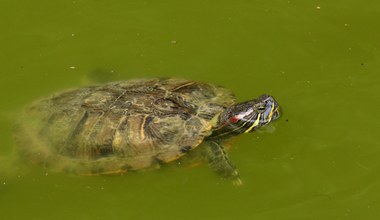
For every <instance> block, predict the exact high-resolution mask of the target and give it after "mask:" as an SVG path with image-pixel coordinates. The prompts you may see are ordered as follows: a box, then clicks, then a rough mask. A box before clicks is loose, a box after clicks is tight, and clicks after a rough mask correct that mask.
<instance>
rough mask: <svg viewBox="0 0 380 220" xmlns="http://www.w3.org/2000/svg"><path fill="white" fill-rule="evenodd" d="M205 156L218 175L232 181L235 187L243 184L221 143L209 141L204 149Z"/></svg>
mask: <svg viewBox="0 0 380 220" xmlns="http://www.w3.org/2000/svg"><path fill="white" fill-rule="evenodd" d="M203 156H204V157H205V158H206V160H207V161H208V163H209V165H210V167H211V169H213V170H214V172H216V173H217V174H218V175H220V176H222V177H223V178H226V179H230V180H232V183H233V184H234V185H241V184H242V182H241V180H240V177H239V174H238V172H237V170H236V168H235V166H234V165H233V164H232V163H231V161H230V160H229V159H228V155H227V153H226V152H225V151H224V146H223V144H222V143H221V142H220V141H215V140H212V141H207V142H206V145H205V146H204V148H203Z"/></svg>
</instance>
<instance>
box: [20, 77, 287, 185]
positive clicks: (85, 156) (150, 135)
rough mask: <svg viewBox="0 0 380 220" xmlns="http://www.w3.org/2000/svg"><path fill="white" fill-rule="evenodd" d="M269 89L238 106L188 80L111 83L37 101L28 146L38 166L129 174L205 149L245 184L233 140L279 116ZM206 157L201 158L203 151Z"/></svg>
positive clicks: (221, 169) (24, 145) (26, 127)
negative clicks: (232, 153) (230, 146)
mask: <svg viewBox="0 0 380 220" xmlns="http://www.w3.org/2000/svg"><path fill="white" fill-rule="evenodd" d="M279 116H280V108H279V105H278V104H277V102H276V101H275V99H274V98H273V97H272V96H270V95H267V94H264V95H261V96H259V97H258V98H256V99H252V100H249V101H244V102H240V103H236V101H235V96H234V94H233V93H232V92H231V91H230V90H228V89H226V88H224V87H222V86H218V85H214V84H210V83H203V82H199V81H193V80H186V79H180V78H148V79H132V80H125V81H116V82H107V83H103V84H97V85H92V86H87V87H82V88H76V89H71V90H66V91H63V92H61V93H57V94H54V95H52V96H50V97H47V98H42V99H40V100H37V101H35V102H33V103H32V104H31V105H29V106H28V107H27V108H26V109H25V111H24V113H23V114H22V116H21V120H20V123H19V126H18V127H19V135H18V136H19V137H20V138H18V139H19V140H20V142H21V143H20V144H19V145H20V149H21V152H22V154H23V155H24V156H25V157H26V158H27V159H28V160H30V161H31V162H32V163H35V164H41V165H43V166H45V167H46V168H49V169H51V170H55V171H65V172H69V173H74V174H79V175H103V174H104V175H106V174H123V173H126V172H130V171H136V170H144V169H149V168H152V167H160V166H162V165H163V164H169V163H172V162H173V161H178V160H179V159H180V158H181V159H183V158H184V156H185V155H191V152H193V150H194V149H195V148H197V147H199V151H200V152H201V153H200V154H194V155H197V157H202V159H203V160H205V161H207V162H208V164H209V165H210V167H211V169H212V170H214V171H215V172H216V173H217V174H219V175H220V176H221V177H224V178H226V179H230V180H232V181H233V182H234V183H237V184H240V183H241V180H240V177H239V174H238V172H237V169H236V167H235V166H234V165H233V163H232V162H231V161H230V160H229V158H228V155H227V153H226V149H225V146H224V145H225V144H224V143H225V140H227V139H229V138H230V137H232V136H236V135H239V134H242V133H249V132H252V131H254V130H256V129H258V128H260V127H262V126H265V125H267V124H268V123H270V122H271V121H273V120H275V119H277V118H279ZM199 155H201V156H199Z"/></svg>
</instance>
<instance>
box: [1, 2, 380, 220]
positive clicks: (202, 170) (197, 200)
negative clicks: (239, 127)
mask: <svg viewBox="0 0 380 220" xmlns="http://www.w3.org/2000/svg"><path fill="white" fill-rule="evenodd" d="M0 14H1V19H0V26H1V34H0V48H1V49H0V63H1V70H0V103H1V105H0V121H1V123H0V131H1V139H0V155H1V158H2V159H1V161H0V163H1V164H0V167H2V170H0V171H1V173H0V213H1V214H0V215H1V219H7V220H8V219H38V220H39V219H71V220H74V219H378V218H379V217H380V196H379V195H380V175H379V172H380V160H379V156H380V138H379V135H378V132H379V128H380V125H379V117H378V112H379V100H380V89H379V81H380V75H379V69H380V52H379V50H380V41H379V39H380V29H379V28H380V2H376V1H370V0H365V1H353V0H346V1H338V0H330V1H326V0H321V1H292V0H290V1H286V0H284V1H280V0H274V1H268V0H254V1H244V0H238V1H210V0H202V1H200V0H192V1H182V2H180V1H173V0H170V1H169V0H165V1H153V0H152V1H149V0H147V1H137V0H135V1H121V0H111V1H102V0H93V1H90V0H74V1H63V0H59V1H41V0H35V1H28V0H21V1H6V0H2V1H0ZM93 72H97V73H98V75H100V76H101V77H103V76H104V75H108V74H109V75H112V77H113V78H115V79H130V78H139V77H155V76H169V77H184V78H189V79H195V80H201V81H205V82H212V83H216V84H220V85H223V86H225V87H228V88H230V89H231V90H233V91H234V92H235V93H236V95H237V97H238V99H239V100H241V101H242V100H246V99H250V98H254V97H257V96H258V95H260V94H262V93H269V94H271V95H273V96H274V97H276V99H277V101H278V102H279V104H280V105H281V107H282V109H283V112H284V114H283V117H282V118H281V119H280V120H279V121H277V122H276V123H275V125H274V126H275V128H276V129H275V131H274V132H272V133H270V132H258V133H255V134H249V135H242V136H241V137H239V138H237V139H236V140H235V141H234V146H233V147H232V149H231V150H230V152H229V153H230V157H231V160H233V161H234V163H235V164H236V166H237V167H238V168H239V172H240V175H241V177H242V180H243V185H242V186H241V187H234V186H233V185H231V184H230V183H229V182H226V181H223V180H221V179H219V178H218V177H217V176H215V175H214V174H213V173H211V171H210V170H209V169H208V167H207V165H203V166H199V167H195V168H192V169H169V168H168V169H161V170H158V171H157V172H156V171H155V172H140V173H133V174H129V175H125V176H114V177H78V176H69V175H66V174H62V173H49V172H46V171H44V170H43V169H41V168H40V167H28V166H23V167H21V168H19V167H18V164H16V165H15V164H14V163H13V164H11V165H9V164H8V163H9V162H8V159H9V158H10V157H11V156H10V155H11V154H12V149H13V148H14V140H13V137H12V133H11V127H12V122H13V121H14V120H15V118H16V117H17V113H18V112H20V110H21V109H22V106H24V105H25V104H27V103H29V102H31V101H32V100H35V99H38V98H39V97H42V96H46V95H48V94H51V93H52V92H56V91H60V90H62V89H65V88H71V87H78V86H83V85H85V84H88V83H89V80H88V75H89V73H93ZM104 77H105V78H107V77H108V76H104ZM20 166H21V165H20ZM4 167H7V169H5V168H4Z"/></svg>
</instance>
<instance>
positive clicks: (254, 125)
mask: <svg viewBox="0 0 380 220" xmlns="http://www.w3.org/2000/svg"><path fill="white" fill-rule="evenodd" d="M260 117H261V113H259V115H258V116H257V119H256V121H255V122H253V124H252V125H251V127H249V128H248V129H247V130H245V131H244V133H248V132H250V131H251V130H252V129H253V128H254V127H256V126H257V125H258V124H259V122H260Z"/></svg>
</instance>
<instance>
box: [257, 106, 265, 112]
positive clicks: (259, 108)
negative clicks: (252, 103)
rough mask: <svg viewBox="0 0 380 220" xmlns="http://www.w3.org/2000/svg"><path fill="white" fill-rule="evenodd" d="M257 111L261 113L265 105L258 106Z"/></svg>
mask: <svg viewBox="0 0 380 220" xmlns="http://www.w3.org/2000/svg"><path fill="white" fill-rule="evenodd" d="M257 111H259V112H263V111H265V105H260V106H258V107H257Z"/></svg>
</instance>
